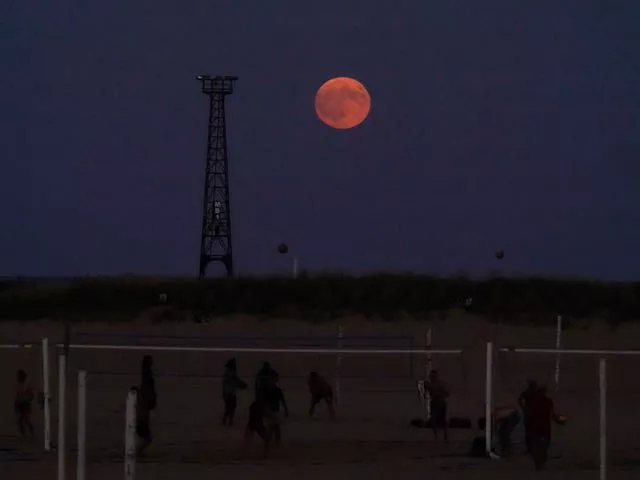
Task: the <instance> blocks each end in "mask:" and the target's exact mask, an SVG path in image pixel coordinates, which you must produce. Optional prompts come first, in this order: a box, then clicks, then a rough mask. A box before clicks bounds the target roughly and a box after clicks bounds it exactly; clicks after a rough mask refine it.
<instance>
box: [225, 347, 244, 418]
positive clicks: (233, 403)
mask: <svg viewBox="0 0 640 480" xmlns="http://www.w3.org/2000/svg"><path fill="white" fill-rule="evenodd" d="M246 388H247V384H246V383H245V382H243V381H242V380H241V379H240V377H238V369H237V364H236V359H235V358H230V359H229V360H228V361H227V363H225V371H224V375H223V377H222V400H223V401H224V414H223V415H222V425H229V426H231V425H233V419H234V416H235V412H236V407H237V406H238V397H237V393H238V390H244V389H246Z"/></svg>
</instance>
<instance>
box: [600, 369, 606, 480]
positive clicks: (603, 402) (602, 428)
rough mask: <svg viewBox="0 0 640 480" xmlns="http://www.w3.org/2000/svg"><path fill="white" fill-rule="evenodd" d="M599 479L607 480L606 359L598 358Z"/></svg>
mask: <svg viewBox="0 0 640 480" xmlns="http://www.w3.org/2000/svg"><path fill="white" fill-rule="evenodd" d="M600 480H607V360H606V359H605V358H601V359H600Z"/></svg>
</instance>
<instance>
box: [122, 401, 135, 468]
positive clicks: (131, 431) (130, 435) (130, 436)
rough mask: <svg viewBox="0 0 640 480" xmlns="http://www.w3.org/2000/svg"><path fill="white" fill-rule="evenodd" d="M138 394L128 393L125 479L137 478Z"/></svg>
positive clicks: (125, 433) (125, 432)
mask: <svg viewBox="0 0 640 480" xmlns="http://www.w3.org/2000/svg"><path fill="white" fill-rule="evenodd" d="M137 401H138V394H137V392H136V391H135V390H133V389H131V390H129V394H128V395H127V411H126V421H125V430H124V446H125V450H124V479H125V480H134V479H135V478H136V403H137Z"/></svg>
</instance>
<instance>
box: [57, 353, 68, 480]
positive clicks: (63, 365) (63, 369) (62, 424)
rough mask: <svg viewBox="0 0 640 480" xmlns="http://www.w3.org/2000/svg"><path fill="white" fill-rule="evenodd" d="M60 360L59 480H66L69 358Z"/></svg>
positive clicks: (64, 357)
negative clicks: (66, 416)
mask: <svg viewBox="0 0 640 480" xmlns="http://www.w3.org/2000/svg"><path fill="white" fill-rule="evenodd" d="M58 358H59V360H58V480H65V478H66V477H65V475H66V468H65V460H66V457H65V454H66V446H65V436H66V431H65V428H66V424H67V422H66V418H65V415H66V398H65V396H66V388H67V385H66V383H67V382H66V378H67V357H66V355H60V356H59V357H58Z"/></svg>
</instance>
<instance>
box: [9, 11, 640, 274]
mask: <svg viewBox="0 0 640 480" xmlns="http://www.w3.org/2000/svg"><path fill="white" fill-rule="evenodd" d="M0 17H1V18H2V20H3V22H2V23H3V26H2V41H1V42H0V45H1V46H0V49H1V50H0V52H1V53H0V62H1V63H0V68H1V73H2V89H1V90H0V92H1V93H0V95H1V96H2V97H1V102H2V103H1V105H2V106H1V108H0V121H1V122H2V127H3V128H2V130H1V131H0V132H1V133H0V145H1V147H2V168H1V170H0V171H1V174H0V217H1V218H2V226H1V228H0V252H1V254H0V275H14V274H24V275H75V274H117V273H124V272H133V273H152V274H178V275H182V274H188V275H195V274H196V273H197V261H198V253H199V252H198V249H199V235H200V219H201V200H202V186H203V175H204V153H205V142H206V138H205V136H206V119H207V100H206V97H205V96H204V95H202V94H201V93H200V90H199V87H200V86H199V84H198V82H197V81H196V79H195V76H196V75H197V74H212V75H217V74H221V75H237V76H239V77H240V78H239V80H238V83H237V85H236V91H235V93H234V94H233V95H232V96H231V97H229V100H228V104H227V106H228V113H229V115H228V127H229V141H230V172H231V187H232V191H231V195H232V209H233V233H234V250H235V252H234V253H235V262H236V267H237V270H238V272H239V273H246V272H266V271H275V270H278V269H280V270H281V269H283V268H284V266H285V264H284V261H285V258H283V257H281V256H278V255H277V253H276V246H277V245H278V243H280V241H281V240H285V241H287V242H288V243H289V245H290V246H291V248H292V251H295V252H297V255H298V256H299V257H300V265H301V267H307V268H309V269H313V270H317V269H328V270H342V271H351V272H364V271H368V270H414V271H421V272H432V273H439V274H440V273H442V274H447V273H453V272H459V271H468V272H471V273H475V274H481V273H483V272H488V271H489V270H492V269H496V268H497V267H500V268H502V269H504V270H505V271H513V272H521V273H537V274H540V273H543V274H547V273H548V274H556V275H565V274H571V275H580V276H582V275H588V276H598V277H603V278H612V279H638V278H640V260H639V257H638V248H639V247H640V131H639V128H640V57H639V54H638V46H640V28H638V25H639V24H640V2H635V1H630V0H626V1H620V2H618V1H607V2H603V1H600V0H563V1H561V2H558V1H552V0H548V1H537V2H518V1H514V0H483V1H477V0H446V1H439V2H435V1H427V0H424V1H409V0H393V1H387V0H384V1H383V0H376V1H369V0H367V1H346V0H324V1H322V2H311V1H300V0H287V1H285V0H270V1H262V0H252V1H249V0H228V1H214V0H206V1H205V0H190V1H178V0H175V1H169V0H155V1H150V0H145V1H130V0H126V1H125V0H109V1H101V2H80V1H74V2H71V1H65V0H63V1H59V2H55V1H51V0H46V1H45V0H22V1H19V2H5V4H3V6H2V7H1V12H0ZM339 75H345V76H352V77H355V78H357V79H359V80H360V81H361V82H362V83H363V84H364V85H365V86H366V87H367V88H368V90H369V92H370V94H371V96H372V102H373V103H372V110H371V114H370V117H369V118H368V119H367V120H366V121H365V122H364V123H363V124H362V125H361V126H360V127H359V128H356V129H353V130H347V131H338V130H332V129H330V128H328V127H327V126H325V125H324V124H322V123H321V122H320V121H319V120H318V119H317V118H316V116H315V113H314V111H313V99H314V95H315V92H316V89H317V88H318V87H319V86H320V85H321V84H322V83H323V82H324V81H325V80H327V79H328V78H329V77H332V76H339ZM500 247H504V248H505V251H506V258H505V260H504V261H503V262H502V263H498V262H497V261H496V260H495V258H494V256H493V252H494V250H496V249H497V248H500Z"/></svg>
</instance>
